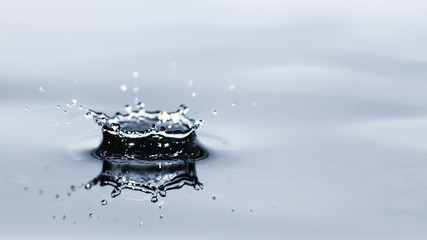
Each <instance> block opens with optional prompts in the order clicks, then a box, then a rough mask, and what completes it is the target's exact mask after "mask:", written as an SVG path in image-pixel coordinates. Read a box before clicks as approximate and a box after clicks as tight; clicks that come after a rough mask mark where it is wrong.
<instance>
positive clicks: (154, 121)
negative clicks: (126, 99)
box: [86, 103, 207, 160]
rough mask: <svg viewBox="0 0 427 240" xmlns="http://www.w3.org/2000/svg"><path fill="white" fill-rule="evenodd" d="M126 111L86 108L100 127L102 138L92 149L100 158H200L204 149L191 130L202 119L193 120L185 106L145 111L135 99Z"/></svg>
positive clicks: (200, 122)
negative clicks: (96, 146) (169, 111)
mask: <svg viewBox="0 0 427 240" xmlns="http://www.w3.org/2000/svg"><path fill="white" fill-rule="evenodd" d="M124 108H125V111H126V114H121V113H116V114H115V115H114V116H112V117H110V116H108V115H106V114H104V113H101V112H95V111H93V110H89V111H88V113H87V114H86V115H87V117H89V118H90V117H92V118H93V119H94V121H95V122H96V123H97V124H98V125H99V126H100V127H101V129H102V131H103V141H102V143H101V145H100V146H99V147H98V149H96V150H95V151H94V152H93V155H94V156H95V157H97V158H100V159H106V158H108V159H124V160H129V159H134V160H171V159H180V160H186V159H193V160H195V159H201V158H205V157H206V156H207V152H206V151H205V150H204V149H203V148H202V147H201V146H200V144H199V143H198V141H197V138H196V134H195V131H196V129H198V128H199V127H200V126H201V125H202V124H203V120H198V121H195V120H193V119H190V118H188V117H187V116H186V115H185V114H186V113H187V112H188V111H189V109H188V108H187V107H185V106H184V105H181V107H180V108H179V109H178V110H177V111H175V112H172V113H168V112H166V111H155V112H149V111H145V109H144V104H143V103H139V104H138V105H137V108H136V109H135V110H133V111H132V108H131V107H130V106H129V105H126V106H125V107H124Z"/></svg>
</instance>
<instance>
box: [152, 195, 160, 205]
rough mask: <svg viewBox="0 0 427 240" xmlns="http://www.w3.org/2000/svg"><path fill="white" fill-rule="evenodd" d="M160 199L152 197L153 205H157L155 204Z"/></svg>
mask: <svg viewBox="0 0 427 240" xmlns="http://www.w3.org/2000/svg"><path fill="white" fill-rule="evenodd" d="M158 200H159V199H158V198H157V196H152V197H151V202H152V203H155V202H157V201H158Z"/></svg>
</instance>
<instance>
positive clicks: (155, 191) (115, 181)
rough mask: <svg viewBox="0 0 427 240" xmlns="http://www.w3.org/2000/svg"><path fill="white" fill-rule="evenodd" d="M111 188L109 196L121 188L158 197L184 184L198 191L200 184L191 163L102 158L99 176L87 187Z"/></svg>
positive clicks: (153, 200) (118, 192) (155, 198)
mask: <svg viewBox="0 0 427 240" xmlns="http://www.w3.org/2000/svg"><path fill="white" fill-rule="evenodd" d="M98 183H99V184H100V186H106V185H110V186H113V187H114V190H113V191H112V192H111V197H116V196H118V195H119V194H120V193H121V191H122V190H123V189H131V190H138V191H142V192H145V193H150V194H152V195H153V197H152V198H151V201H152V202H157V196H158V195H160V196H162V197H165V196H166V191H168V190H171V189H178V188H181V187H182V186H184V185H189V186H192V187H194V189H196V190H201V189H202V188H203V184H202V183H200V182H199V180H198V178H197V174H196V162H195V161H194V160H164V161H163V160H154V161H143V160H138V161H126V160H111V159H105V160H104V161H103V165H102V171H101V173H100V174H99V175H98V176H97V177H95V178H94V179H93V180H92V181H90V182H89V183H88V184H86V188H91V187H92V186H94V185H97V184H98Z"/></svg>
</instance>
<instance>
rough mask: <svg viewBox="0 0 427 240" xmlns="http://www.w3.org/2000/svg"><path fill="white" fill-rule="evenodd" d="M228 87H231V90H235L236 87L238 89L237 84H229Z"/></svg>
mask: <svg viewBox="0 0 427 240" xmlns="http://www.w3.org/2000/svg"><path fill="white" fill-rule="evenodd" d="M228 89H229V90H230V91H233V90H234V89H236V85H234V84H231V85H230V86H228Z"/></svg>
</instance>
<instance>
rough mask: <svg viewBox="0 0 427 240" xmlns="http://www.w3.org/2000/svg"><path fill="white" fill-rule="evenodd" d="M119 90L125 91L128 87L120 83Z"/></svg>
mask: <svg viewBox="0 0 427 240" xmlns="http://www.w3.org/2000/svg"><path fill="white" fill-rule="evenodd" d="M120 90H122V91H123V92H126V91H127V90H128V87H127V86H126V84H122V85H120Z"/></svg>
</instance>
